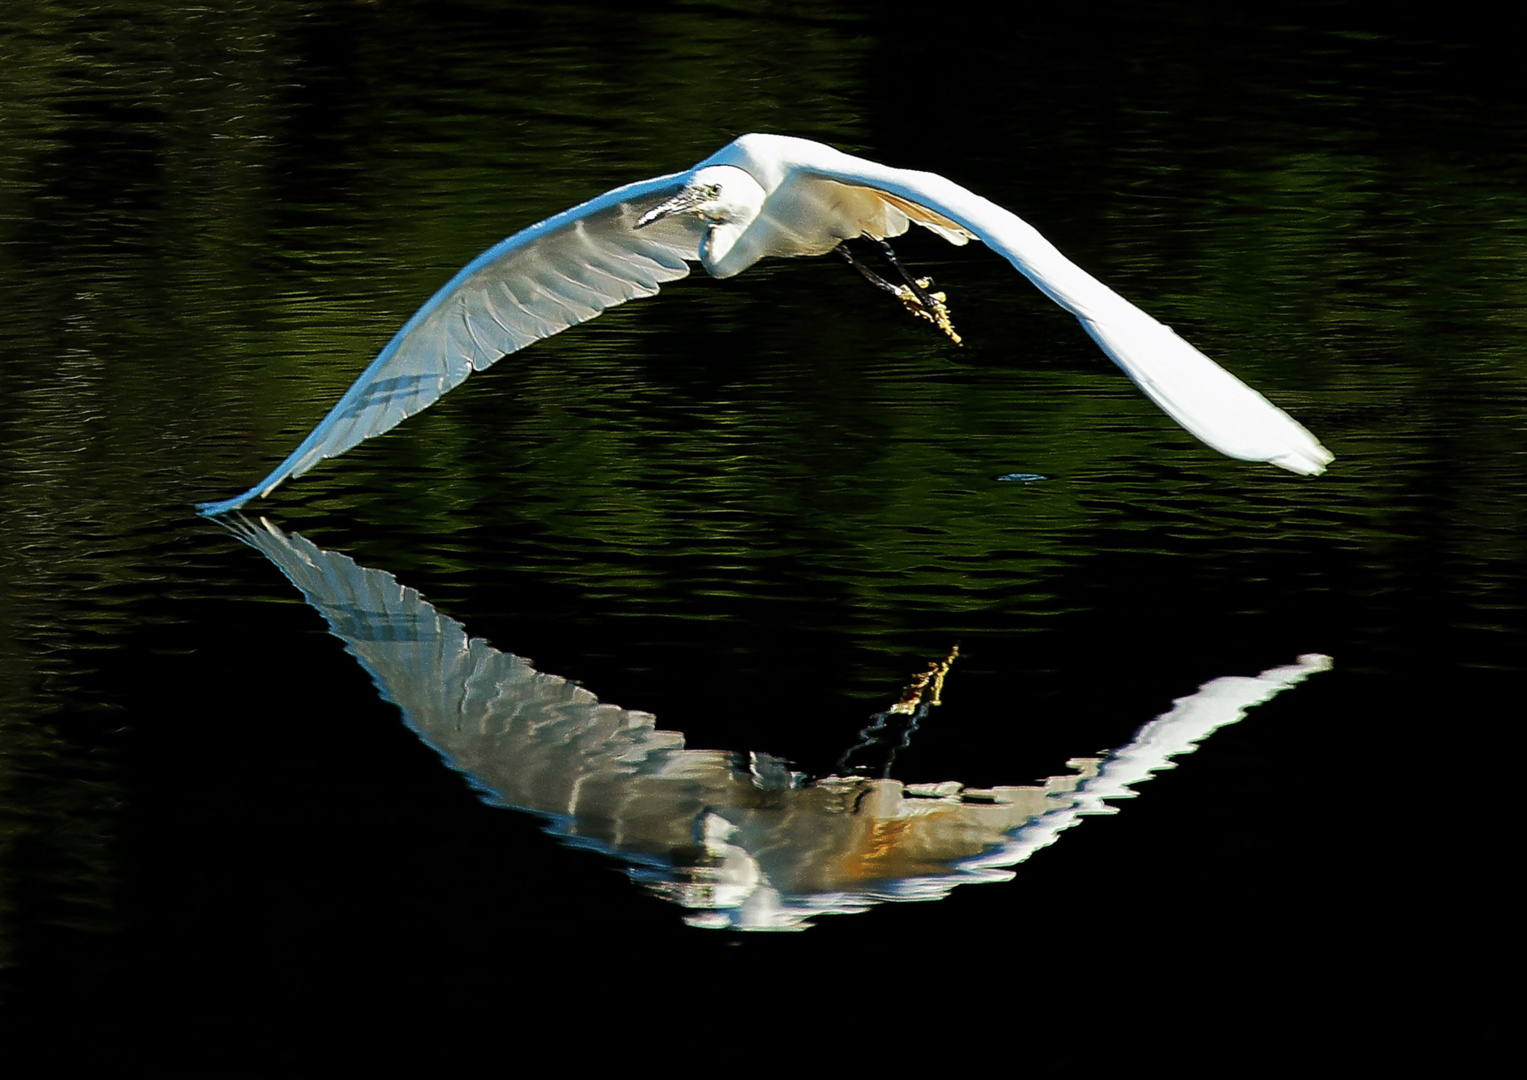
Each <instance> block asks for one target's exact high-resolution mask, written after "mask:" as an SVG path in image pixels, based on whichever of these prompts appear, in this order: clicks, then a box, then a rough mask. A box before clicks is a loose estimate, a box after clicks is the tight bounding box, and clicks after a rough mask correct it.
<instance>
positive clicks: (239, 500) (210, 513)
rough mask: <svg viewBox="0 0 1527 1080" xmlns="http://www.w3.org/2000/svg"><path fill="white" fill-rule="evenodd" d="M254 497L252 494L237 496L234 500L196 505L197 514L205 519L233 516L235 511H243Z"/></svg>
mask: <svg viewBox="0 0 1527 1080" xmlns="http://www.w3.org/2000/svg"><path fill="white" fill-rule="evenodd" d="M252 497H253V493H252V492H246V493H245V494H243V495H238V496H235V497H234V498H232V499H224V500H222V501H221V502H204V503H197V504H196V512H197V513H198V514H200V515H201V516H202V517H205V518H215V517H222V516H223V515H224V514H231V513H232V512H233V511H235V510H239V509H242V508H243V506H244V504H245V503H247V502H248V501H249V500H250V499H251V498H252Z"/></svg>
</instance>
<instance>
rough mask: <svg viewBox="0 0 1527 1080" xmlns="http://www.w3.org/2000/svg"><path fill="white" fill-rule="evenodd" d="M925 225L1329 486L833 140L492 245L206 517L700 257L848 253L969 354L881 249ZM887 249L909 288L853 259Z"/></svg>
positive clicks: (1036, 261)
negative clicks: (983, 250) (977, 253)
mask: <svg viewBox="0 0 1527 1080" xmlns="http://www.w3.org/2000/svg"><path fill="white" fill-rule="evenodd" d="M912 224H917V225H920V226H922V227H923V228H925V229H928V230H930V231H932V232H933V233H935V234H936V235H938V236H941V237H943V238H944V239H945V240H948V241H949V242H950V243H953V244H966V243H968V242H969V241H971V240H980V241H982V242H983V243H985V244H986V245H987V246H989V247H991V248H992V249H993V250H995V251H997V252H998V253H1000V254H1001V255H1003V256H1005V257H1006V258H1007V259H1008V260H1009V261H1010V262H1011V263H1012V264H1013V265H1014V266H1016V267H1017V268H1018V269H1019V270H1020V271H1021V272H1022V273H1023V274H1025V275H1026V276H1027V277H1028V278H1029V280H1031V281H1033V282H1034V284H1035V285H1037V286H1039V288H1040V290H1041V291H1042V292H1044V293H1045V295H1047V296H1049V297H1050V299H1052V300H1054V301H1055V302H1056V303H1057V304H1059V305H1060V306H1061V307H1063V308H1065V309H1066V310H1067V311H1069V312H1071V313H1072V314H1073V315H1075V316H1076V317H1077V318H1078V319H1080V320H1081V323H1082V326H1083V327H1084V328H1085V329H1086V331H1087V333H1089V334H1091V335H1092V337H1093V339H1094V340H1096V341H1097V343H1098V344H1099V345H1101V346H1102V347H1103V351H1104V352H1106V353H1107V354H1108V355H1109V356H1110V357H1112V358H1113V360H1114V362H1115V363H1117V364H1118V365H1119V366H1120V367H1121V368H1123V369H1124V371H1125V373H1126V374H1127V375H1128V376H1129V377H1130V378H1131V379H1133V380H1134V381H1135V383H1136V384H1137V385H1138V386H1139V387H1140V389H1142V390H1143V391H1145V393H1146V394H1147V395H1149V396H1150V398H1151V400H1152V401H1154V402H1155V403H1156V404H1157V405H1159V406H1160V407H1161V408H1162V409H1164V410H1165V411H1166V412H1167V414H1168V415H1170V416H1171V417H1172V418H1173V419H1174V420H1176V421H1177V422H1178V423H1179V424H1181V425H1182V426H1183V427H1185V428H1187V429H1188V431H1190V432H1192V433H1193V434H1194V435H1196V436H1197V437H1198V438H1200V439H1202V440H1203V441H1204V442H1206V443H1208V444H1209V445H1210V446H1212V447H1214V448H1215V449H1216V450H1219V451H1220V452H1221V453H1224V454H1228V455H1229V456H1231V457H1234V458H1241V459H1243V460H1246V461H1269V462H1272V463H1273V464H1274V465H1279V466H1281V467H1283V468H1285V469H1289V470H1292V471H1293V472H1298V473H1318V472H1321V471H1322V470H1323V469H1324V468H1325V466H1326V464H1327V463H1328V462H1330V461H1331V454H1330V453H1329V452H1327V451H1326V449H1325V447H1323V446H1321V445H1320V443H1319V442H1318V441H1316V439H1315V438H1314V436H1312V435H1311V434H1310V433H1309V432H1308V431H1306V430H1305V429H1304V428H1303V427H1302V426H1300V425H1299V423H1298V422H1297V421H1295V420H1294V419H1293V418H1292V417H1290V416H1289V415H1288V414H1287V413H1285V412H1284V411H1283V410H1281V409H1279V408H1277V407H1276V406H1274V405H1273V404H1271V403H1270V402H1269V401H1268V400H1267V399H1266V398H1264V397H1263V396H1262V395H1261V394H1259V393H1257V392H1256V391H1255V390H1253V389H1251V388H1250V387H1248V386H1247V385H1246V384H1245V383H1243V382H1241V381H1240V380H1239V379H1237V378H1236V377H1235V376H1234V375H1231V374H1230V373H1229V372H1228V371H1226V370H1224V369H1223V368H1221V367H1220V366H1219V365H1218V364H1216V363H1214V362H1213V361H1212V360H1210V359H1209V358H1208V357H1206V356H1204V355H1203V354H1202V353H1200V352H1199V351H1198V350H1197V349H1195V348H1193V346H1191V345H1189V344H1188V343H1187V342H1186V341H1184V340H1182V339H1181V338H1179V337H1178V336H1177V335H1176V334H1174V333H1173V332H1172V331H1171V330H1170V329H1169V328H1168V327H1166V326H1163V325H1162V324H1161V323H1159V322H1157V321H1156V320H1155V319H1153V318H1151V317H1150V316H1149V315H1147V314H1145V312H1143V311H1141V310H1140V309H1139V308H1137V307H1135V306H1134V305H1133V304H1131V303H1129V302H1128V301H1127V300H1125V299H1124V298H1123V297H1121V296H1119V295H1118V294H1117V293H1115V292H1114V291H1113V290H1112V289H1110V288H1108V286H1106V285H1104V284H1103V283H1102V282H1100V281H1098V280H1097V279H1096V278H1094V277H1093V276H1092V275H1090V274H1088V273H1086V272H1085V271H1084V270H1082V269H1081V268H1080V267H1078V266H1077V265H1076V264H1075V263H1073V262H1071V261H1070V260H1069V259H1067V258H1066V257H1065V256H1064V255H1062V254H1061V253H1060V252H1059V251H1058V250H1056V248H1055V246H1054V245H1053V244H1051V243H1050V242H1049V241H1048V240H1046V239H1045V238H1044V237H1043V236H1041V235H1040V234H1039V233H1038V231H1036V230H1035V229H1034V228H1033V227H1032V226H1031V225H1029V224H1027V223H1026V222H1024V221H1022V220H1021V219H1019V218H1018V217H1016V216H1015V215H1013V214H1011V213H1009V212H1008V211H1006V210H1004V209H1002V208H1001V207H1000V206H997V205H996V204H995V203H991V202H988V201H987V200H986V199H983V198H981V197H980V196H978V195H974V194H972V193H971V192H969V191H966V190H965V189H964V188H962V187H960V186H959V185H958V184H955V183H953V182H951V181H949V180H945V179H944V178H943V177H941V176H936V175H934V174H932V173H925V172H912V171H909V170H906V169H893V168H889V167H887V166H884V165H877V164H876V163H875V162H872V161H865V160H864V159H862V158H856V157H850V156H849V155H847V154H843V153H840V152H838V151H837V150H834V149H832V148H831V147H828V146H823V145H822V144H820V143H814V142H808V141H807V140H805V139H792V138H786V137H784V136H779V135H745V136H743V137H742V138H740V139H738V140H736V141H735V142H733V143H731V144H730V145H728V146H725V147H723V148H722V149H721V150H720V151H718V152H717V153H715V154H712V155H711V156H710V157H708V158H706V159H705V160H704V161H702V162H700V164H698V165H696V166H695V167H694V168H693V169H691V170H689V171H688V172H683V173H675V174H673V175H670V176H660V177H657V178H655V179H652V180H644V181H641V182H639V183H635V184H629V185H627V186H625V187H622V188H616V189H615V190H614V191H611V192H608V193H606V194H604V195H601V196H600V197H599V198H597V199H592V200H590V201H589V202H586V203H583V204H582V205H580V206H576V207H574V208H573V209H571V210H567V211H564V212H563V213H561V214H558V215H557V216H555V217H552V218H548V219H547V220H545V221H543V222H541V223H540V224H539V225H533V226H531V227H530V228H528V229H525V230H524V231H523V232H519V233H516V234H515V235H514V236H511V237H509V239H507V240H505V241H503V242H502V243H500V244H498V245H497V246H496V247H493V248H490V249H489V250H488V251H486V252H484V253H483V254H482V255H480V256H479V257H478V258H477V259H475V260H474V261H473V262H471V263H470V264H468V265H467V266H466V268H465V269H463V270H462V271H461V272H460V273H459V274H457V275H456V276H455V277H454V278H452V279H451V281H450V282H448V283H447V284H446V286H445V287H444V288H443V289H441V290H440V291H439V292H438V293H436V294H435V295H434V296H433V297H432V298H431V299H430V301H429V302H428V303H426V304H425V305H424V306H423V307H422V308H420V309H419V311H418V312H417V313H416V314H415V315H414V317H413V318H411V319H409V320H408V322H407V324H405V325H404V327H403V329H401V330H399V331H398V333H397V336H396V337H394V338H393V339H392V341H391V342H390V343H388V345H387V347H386V348H385V349H383V350H382V352H381V353H380V355H378V356H377V358H376V359H375V360H374V361H373V362H372V363H371V366H370V367H368V368H367V369H366V370H365V372H364V373H362V374H361V376H360V378H358V379H357V380H356V381H355V384H354V385H353V386H351V387H350V389H349V390H348V391H347V392H346V393H345V395H344V396H343V397H342V398H340V400H339V403H338V404H337V405H335V406H334V408H333V410H332V411H331V412H330V413H329V415H328V416H327V417H325V418H324V420H323V422H322V423H320V424H319V425H318V427H316V428H315V429H313V432H312V434H310V435H309V436H308V437H307V438H306V439H304V440H303V441H302V443H301V445H299V446H298V447H297V449H296V450H294V451H293V452H292V454H291V455H290V456H289V457H288V458H287V459H286V460H285V461H283V462H282V463H281V464H280V465H279V466H278V467H277V468H276V469H275V471H273V472H272V473H271V474H270V475H269V476H267V477H266V478H265V479H263V480H261V481H260V482H259V483H258V484H256V485H255V486H254V487H252V488H251V489H249V490H248V491H246V492H245V493H244V494H242V495H240V496H237V497H236V498H233V499H228V500H225V501H223V502H217V503H204V504H202V507H201V509H202V511H203V512H204V513H208V514H221V513H226V512H227V511H230V510H235V509H237V508H238V507H240V506H242V505H244V504H245V503H246V502H248V501H249V500H250V499H252V498H255V497H256V496H259V495H266V494H269V492H270V491H271V489H273V488H275V487H276V486H277V485H278V484H280V483H281V482H282V481H284V480H287V479H289V478H291V477H294V476H300V475H302V474H303V473H304V472H306V471H307V470H308V469H310V468H312V467H313V466H314V465H316V464H317V463H318V462H319V461H321V460H323V459H324V458H328V457H334V456H335V455H336V454H342V453H344V452H345V451H346V450H348V449H349V448H350V447H352V446H354V445H355V444H356V443H359V442H360V441H361V440H363V439H367V438H370V437H371V436H373V435H378V434H381V433H382V432H384V431H387V430H388V429H390V428H392V427H393V426H394V425H396V424H397V423H399V422H400V421H401V420H403V419H404V418H405V417H408V416H411V415H413V414H414V413H416V412H419V411H420V410H421V409H424V408H425V407H427V406H429V405H431V404H433V403H434V402H435V401H436V400H438V399H439V398H440V396H441V395H442V394H444V393H445V392H446V391H447V390H449V389H451V388H452V387H454V386H455V385H457V384H458V383H460V382H461V381H462V380H463V379H465V378H466V377H467V376H468V375H469V374H471V373H472V372H473V371H481V370H482V369H483V368H486V367H488V366H489V365H491V364H493V363H494V362H495V361H497V360H498V359H499V358H500V357H502V356H505V355H507V354H509V353H512V352H516V351H517V350H519V349H523V348H524V347H525V346H527V345H529V344H531V343H533V342H536V341H539V340H541V339H542V338H545V337H550V336H551V335H552V334H555V333H558V332H559V331H562V330H565V329H567V328H568V327H569V326H575V325H577V324H578V323H581V322H586V321H587V320H589V319H592V318H593V317H594V316H596V315H598V314H599V313H601V312H602V311H604V310H606V309H607V308H610V307H613V306H615V305H616V304H621V303H624V302H625V301H627V300H633V299H635V298H637V297H639V296H650V295H652V294H653V293H655V292H657V291H658V287H659V286H660V285H661V284H662V283H663V282H666V281H673V280H675V279H676V278H681V277H684V276H685V275H686V274H688V273H689V265H688V264H689V263H692V262H699V263H700V264H701V265H702V266H704V267H705V269H706V270H707V271H708V272H709V273H710V274H711V275H712V276H714V277H718V278H728V277H731V276H733V275H734V274H738V273H741V272H742V271H743V270H746V269H747V268H748V267H750V266H752V265H753V264H754V263H755V262H757V261H758V260H759V259H763V258H767V257H770V256H797V255H824V254H827V253H828V252H832V251H837V252H838V253H839V254H841V255H842V256H843V257H844V258H846V259H847V260H848V261H849V262H850V263H851V264H852V265H853V266H854V267H855V268H856V269H858V270H859V272H860V273H862V274H863V275H864V276H865V277H866V278H867V279H869V280H870V281H871V282H872V283H874V284H875V285H876V286H878V287H879V288H882V289H884V290H886V291H887V292H890V293H892V294H894V295H895V296H897V297H898V298H899V299H900V300H901V301H902V302H903V303H904V304H905V305H906V306H907V308H908V309H909V310H911V311H912V312H913V313H914V314H916V315H919V316H921V317H924V318H927V319H928V320H930V321H931V322H933V323H935V324H936V325H938V326H939V327H940V328H941V329H943V330H944V332H945V333H947V334H948V335H949V336H950V337H951V338H953V339H954V340H956V341H958V340H959V338H958V336H957V335H956V334H955V333H954V329H953V327H952V326H951V325H950V323H949V317H948V312H947V310H946V309H945V307H944V296H943V294H942V293H935V292H932V291H930V290H931V282H929V281H927V280H926V279H917V278H914V277H913V276H912V275H911V274H909V273H907V272H906V271H905V270H903V269H902V267H901V265H900V264H899V263H897V262H896V260H895V258H894V256H893V255H892V254H891V252H890V249H889V248H888V247H886V246H885V244H884V241H885V239H886V238H887V237H892V236H899V235H901V234H902V233H904V232H906V231H907V229H908V228H909V227H910V225H912ZM861 237H865V238H868V239H869V240H870V241H872V242H878V243H879V246H880V247H881V249H882V254H884V256H885V257H886V259H887V261H888V262H889V264H890V268H891V270H892V271H894V275H895V278H896V279H897V280H887V279H886V278H885V277H882V276H880V275H879V274H877V273H876V272H874V271H873V270H871V269H870V268H869V267H868V266H866V265H865V264H864V263H863V262H861V261H860V260H859V259H858V258H857V257H856V256H855V255H853V254H852V253H851V252H850V251H849V249H848V248H847V247H845V246H843V245H844V244H845V242H846V241H851V240H857V239H859V238H861Z"/></svg>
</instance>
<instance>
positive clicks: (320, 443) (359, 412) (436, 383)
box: [200, 174, 699, 514]
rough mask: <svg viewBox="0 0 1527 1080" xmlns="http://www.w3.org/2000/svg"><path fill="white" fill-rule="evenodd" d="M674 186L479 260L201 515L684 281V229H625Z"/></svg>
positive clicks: (634, 195) (574, 218)
mask: <svg viewBox="0 0 1527 1080" xmlns="http://www.w3.org/2000/svg"><path fill="white" fill-rule="evenodd" d="M682 181H683V175H682V174H681V175H676V176H663V177H658V178H657V179H654V180H647V181H644V182H642V183H639V184H631V185H629V186H627V187H623V188H617V189H616V190H614V191H611V192H609V193H607V194H605V195H601V196H600V197H599V198H597V199H594V200H592V201H590V202H586V203H584V204H583V205H582V206H576V207H574V208H573V209H571V210H568V211H566V212H564V213H561V214H558V215H557V216H556V217H553V218H548V219H547V220H545V221H543V222H541V223H540V224H539V225H534V226H531V227H530V228H528V229H526V230H524V231H523V232H519V233H516V234H515V235H513V236H511V237H509V239H507V240H505V241H503V242H502V243H500V244H498V245H497V246H496V247H493V248H490V249H489V250H488V251H485V252H483V254H481V255H479V256H478V257H477V258H476V259H475V260H473V261H472V262H471V263H470V264H468V265H467V266H466V267H465V268H464V269H463V270H462V271H461V273H459V274H457V275H456V276H455V277H454V278H452V279H451V280H450V281H449V282H448V283H447V284H446V286H445V287H444V288H443V289H441V290H440V291H439V292H437V293H436V294H435V295H434V296H433V297H432V298H431V299H430V301H429V302H428V303H427V304H425V305H424V306H423V307H422V308H420V309H419V311H418V312H417V313H416V314H415V315H414V317H413V318H411V319H409V320H408V322H407V324H406V325H405V326H404V327H403V329H401V330H399V331H398V332H397V334H396V336H394V337H393V339H392V341H390V342H389V343H388V344H387V347H386V348H385V349H383V350H382V351H381V353H379V354H378V355H377V358H376V359H375V360H373V361H372V362H371V366H370V367H368V368H367V369H366V370H365V372H364V373H362V375H361V376H360V378H358V379H357V380H356V381H355V384H354V385H353V386H351V387H350V389H349V390H348V391H346V392H345V396H344V397H342V398H340V399H339V403H338V404H337V405H335V406H334V408H333V409H332V410H330V412H329V415H328V416H326V417H324V419H323V422H322V423H321V424H319V425H318V426H317V427H316V428H314V429H313V432H312V434H310V435H309V436H308V437H307V438H306V439H304V440H303V441H302V444H301V445H300V446H298V447H297V449H296V450H294V451H292V453H291V455H290V456H289V457H288V458H287V459H286V460H285V461H283V462H282V463H281V464H280V465H279V466H278V467H277V468H276V470H275V471H274V472H272V473H271V474H270V475H269V476H267V477H266V478H265V479H264V480H261V481H260V482H259V483H258V484H256V485H255V486H254V487H252V488H250V489H249V490H248V491H246V492H245V493H244V494H242V495H239V496H237V497H236V498H232V499H227V500H225V501H223V502H214V503H203V504H202V505H201V507H200V509H201V511H202V512H203V513H206V514H223V513H227V512H228V511H230V510H236V509H238V508H239V507H241V506H243V505H244V504H245V503H246V502H248V501H249V500H250V499H253V498H255V497H257V496H260V495H265V494H267V493H269V492H270V490H271V489H272V488H274V487H275V486H276V485H277V484H280V483H281V482H282V481H283V480H287V479H289V478H291V477H294V476H301V475H302V474H303V473H305V472H307V470H308V469H310V468H312V467H313V466H314V465H316V464H317V463H318V462H320V461H322V460H323V459H324V458H329V457H334V456H335V455H336V454H342V453H344V452H345V451H346V450H348V449H350V447H352V446H354V445H355V444H356V443H358V442H360V441H361V440H363V439H369V438H370V437H371V436H373V435H380V434H381V433H382V432H384V431H387V430H388V429H389V428H392V427H394V426H395V425H397V424H398V423H400V422H401V421H402V420H404V419H405V418H406V417H409V416H412V415H413V414H414V413H416V412H419V411H420V410H421V409H424V408H426V407H427V406H429V405H432V404H434V403H435V402H436V401H438V400H439V399H440V396H441V395H442V394H444V393H445V392H446V391H447V390H450V389H451V388H452V387H454V386H456V385H457V384H458V383H460V382H461V381H462V380H463V379H465V378H466V377H467V376H468V375H470V374H471V373H472V372H474V371H482V370H483V369H484V368H486V367H488V366H489V365H491V364H492V363H494V362H495V361H496V360H498V359H499V358H500V357H503V356H506V355H508V354H509V353H512V352H515V351H517V350H519V349H523V348H524V347H525V346H526V345H529V344H531V343H532V342H536V341H540V340H541V339H542V338H547V337H550V336H551V335H553V334H555V333H558V332H560V331H562V330H566V329H567V328H568V327H570V326H576V325H577V324H578V323H581V322H587V321H588V320H589V319H592V318H594V316H596V315H598V314H599V313H600V312H602V311H604V310H605V309H607V308H611V307H614V306H615V305H616V304H623V303H625V302H626V301H627V300H634V299H636V298H637V297H640V296H651V295H652V294H653V293H655V292H657V291H658V286H659V285H661V284H662V283H663V282H665V281H673V280H675V279H677V278H681V277H683V276H685V275H686V274H688V273H689V266H688V263H689V262H692V261H694V260H696V259H698V258H699V228H698V223H697V222H696V221H695V220H694V219H693V218H689V217H687V218H675V219H672V220H670V221H664V222H659V223H658V224H657V225H655V226H652V227H650V228H646V229H642V230H641V231H640V232H636V231H634V230H633V229H632V228H631V225H632V223H633V222H634V221H635V220H636V219H637V218H638V217H640V216H641V214H642V212H643V211H644V210H646V209H648V208H649V207H650V206H651V205H652V204H654V203H656V202H659V201H661V200H662V199H663V198H664V197H665V196H667V195H671V194H672V193H673V192H674V191H676V190H678V188H679V186H680V184H681V183H682Z"/></svg>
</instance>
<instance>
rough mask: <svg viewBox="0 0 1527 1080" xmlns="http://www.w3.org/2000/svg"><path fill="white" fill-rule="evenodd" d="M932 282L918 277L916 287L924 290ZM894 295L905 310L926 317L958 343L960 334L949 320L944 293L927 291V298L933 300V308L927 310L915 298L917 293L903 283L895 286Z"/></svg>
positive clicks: (930, 279)
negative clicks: (903, 305)
mask: <svg viewBox="0 0 1527 1080" xmlns="http://www.w3.org/2000/svg"><path fill="white" fill-rule="evenodd" d="M932 284H933V279H932V278H919V279H918V281H917V285H918V288H920V289H923V290H926V289H927V288H928V287H929V286H930V285H932ZM896 295H897V296H898V297H899V298H900V299H901V302H902V303H903V304H905V305H906V306H907V310H908V311H910V312H911V313H912V314H914V315H918V316H921V317H922V318H924V319H927V320H928V321H929V322H931V323H932V324H933V325H934V326H936V327H938V328H939V329H940V330H942V331H943V332H944V333H946V334H948V335H949V340H950V341H952V342H954V343H955V344H956V345H958V344H960V335H959V334H956V333H955V332H954V323H952V322H950V321H949V309H948V308H946V307H945V306H944V294H943V293H941V292H930V293H928V299H929V300H932V301H933V310H932V311H929V310H928V309H927V308H926V307H924V306H923V302H922V301H921V300H919V299H918V298H917V294H916V293H915V292H913V291H912V290H911V289H910V288H908V287H907V286H905V285H898V286H897V287H896Z"/></svg>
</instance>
